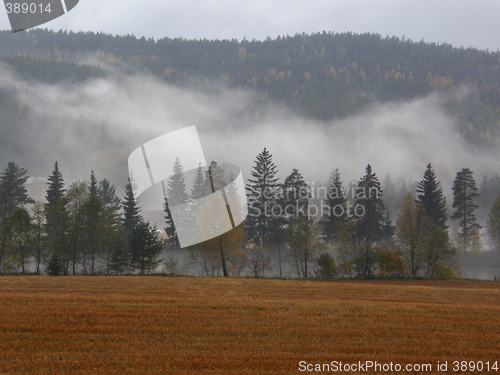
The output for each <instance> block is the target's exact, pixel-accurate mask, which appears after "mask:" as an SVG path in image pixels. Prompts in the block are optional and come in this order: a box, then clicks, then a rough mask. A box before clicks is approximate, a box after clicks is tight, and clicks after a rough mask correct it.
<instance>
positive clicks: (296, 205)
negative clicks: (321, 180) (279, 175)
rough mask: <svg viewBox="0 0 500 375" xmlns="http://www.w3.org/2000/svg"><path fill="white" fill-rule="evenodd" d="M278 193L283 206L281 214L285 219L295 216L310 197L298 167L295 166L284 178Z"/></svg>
mask: <svg viewBox="0 0 500 375" xmlns="http://www.w3.org/2000/svg"><path fill="white" fill-rule="evenodd" d="M279 193H280V194H279V195H281V197H280V198H281V199H280V201H281V204H282V206H283V215H284V217H285V218H286V219H287V220H290V219H291V217H293V216H296V214H297V211H299V210H300V209H301V207H304V206H306V205H307V203H308V201H309V197H310V194H309V187H308V186H307V183H306V182H305V181H304V178H303V177H302V175H301V174H300V172H299V171H298V169H295V168H294V169H293V170H292V173H290V175H289V176H287V177H286V178H285V181H284V182H283V184H282V185H281V191H280V192H279Z"/></svg>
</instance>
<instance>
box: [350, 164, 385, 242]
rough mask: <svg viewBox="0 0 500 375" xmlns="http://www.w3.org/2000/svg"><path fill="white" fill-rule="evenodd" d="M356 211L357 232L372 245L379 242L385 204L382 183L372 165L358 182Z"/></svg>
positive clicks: (355, 200) (355, 202)
mask: <svg viewBox="0 0 500 375" xmlns="http://www.w3.org/2000/svg"><path fill="white" fill-rule="evenodd" d="M354 210H355V211H354V216H355V218H356V230H357V233H358V235H359V236H360V238H362V239H364V240H367V241H369V242H372V243H373V242H376V241H377V240H379V239H380V238H381V237H382V235H383V227H384V223H385V220H384V211H385V204H384V202H383V200H382V188H381V185H380V182H379V180H378V177H377V175H376V174H375V173H374V172H373V171H372V167H371V165H370V164H368V166H367V167H366V173H365V175H364V176H363V177H362V178H361V179H360V180H359V182H358V186H357V190H356V198H355V199H354Z"/></svg>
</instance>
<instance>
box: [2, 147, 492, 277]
mask: <svg viewBox="0 0 500 375" xmlns="http://www.w3.org/2000/svg"><path fill="white" fill-rule="evenodd" d="M219 168H221V167H219ZM173 171H174V174H173V175H172V176H171V177H170V178H169V180H168V189H167V190H168V192H167V193H168V197H169V199H170V202H171V204H174V203H175V204H178V203H183V202H189V201H190V200H194V199H197V198H199V197H201V196H203V195H204V191H206V190H207V189H208V188H209V177H208V175H205V174H203V173H202V171H201V168H199V170H198V171H197V172H198V173H197V175H196V179H195V182H194V184H193V187H192V189H191V191H190V192H187V191H186V183H185V178H184V175H183V170H182V166H181V164H180V161H179V160H177V161H176V163H175V165H174V169H173ZM217 173H218V172H217V171H214V174H217ZM276 174H277V167H276V165H275V164H274V163H273V161H272V155H271V153H270V152H269V151H268V150H267V149H264V150H263V151H262V153H260V154H259V155H258V156H257V158H256V160H255V165H254V167H253V170H252V172H251V178H250V179H249V180H248V183H247V187H246V189H247V196H248V201H249V202H248V203H249V205H248V213H249V215H248V217H247V219H246V221H245V222H244V223H243V224H242V225H240V226H238V227H237V228H236V229H234V230H232V231H230V232H227V233H226V234H224V235H222V236H220V237H218V238H214V239H212V240H209V241H205V242H203V243H200V244H198V245H195V246H192V247H191V248H190V249H189V256H188V259H187V260H188V264H191V265H196V266H197V267H198V269H201V273H202V274H204V275H207V276H216V275H219V274H223V275H225V276H227V275H232V276H242V275H244V274H245V273H248V274H250V275H253V276H255V277H262V276H265V275H269V272H270V271H274V272H275V273H276V274H278V275H279V277H285V276H290V275H293V276H294V277H304V278H305V277H312V276H317V277H325V278H329V277H334V276H335V275H338V276H348V277H353V276H358V277H370V276H384V277H385V276H388V277H389V276H390V277H427V278H432V277H451V276H453V273H454V269H455V266H456V263H455V255H456V253H457V251H463V252H467V251H469V250H470V249H471V248H474V247H477V243H478V241H480V238H479V229H480V226H479V224H478V223H477V222H476V217H475V210H476V208H477V205H476V203H475V201H476V199H477V198H478V196H479V193H478V192H479V189H478V188H477V187H476V183H475V181H474V177H473V173H472V171H471V170H470V169H468V168H464V169H462V170H461V171H459V172H457V175H456V178H455V181H454V184H453V205H452V207H453V209H454V211H453V213H452V214H451V216H450V219H451V220H456V221H457V223H458V227H459V231H458V234H457V236H456V238H450V234H449V233H448V228H449V227H448V225H447V222H448V214H447V212H446V203H445V199H444V196H443V192H442V189H441V188H440V184H439V182H438V180H437V177H436V174H435V172H434V170H433V168H432V165H431V164H429V165H428V166H427V168H426V169H425V172H424V175H423V179H422V180H421V181H420V182H418V184H417V185H416V190H415V192H414V193H415V194H408V195H407V196H406V197H405V199H404V201H403V203H402V205H401V207H400V210H399V214H398V216H397V219H396V222H395V225H393V223H392V221H391V217H390V214H389V212H388V210H387V209H386V205H385V203H384V200H383V191H382V185H381V183H380V182H379V180H378V177H377V175H376V174H375V173H374V171H373V170H372V168H371V166H370V165H368V166H367V167H366V172H365V175H364V176H362V177H361V178H360V179H359V181H358V183H357V185H356V187H355V190H353V191H352V194H349V192H348V191H346V189H345V188H344V186H343V182H342V179H341V175H340V172H339V171H338V169H336V170H334V172H333V173H332V177H331V182H330V186H329V187H328V189H324V191H323V193H321V192H320V191H319V190H318V191H314V189H312V188H311V186H309V185H308V184H307V183H306V182H305V181H304V178H303V177H302V175H301V173H300V172H299V171H298V170H297V169H293V170H292V172H291V173H290V175H289V176H287V177H286V178H285V180H284V181H283V182H282V183H280V182H279V180H278V178H277V177H276ZM27 179H28V176H27V171H26V170H25V169H23V168H20V167H19V166H17V164H16V163H14V162H9V163H8V165H7V167H6V168H5V169H4V170H3V172H2V173H1V175H0V215H1V216H0V246H1V247H0V271H1V272H2V273H19V272H21V273H23V274H24V273H27V272H28V270H32V271H34V273H36V274H42V273H44V272H45V273H48V274H49V275H75V274H85V275H96V274H107V275H119V274H127V273H139V274H146V273H151V272H155V271H156V270H157V268H158V266H159V264H160V262H162V261H163V260H162V259H160V254H161V253H162V251H163V250H165V249H168V250H169V251H173V252H175V249H176V248H178V247H179V242H178V240H177V237H176V232H175V227H174V223H173V220H172V216H171V214H170V210H169V208H168V204H167V200H165V204H164V211H165V224H166V229H165V231H166V233H167V235H168V238H167V239H166V240H164V239H162V237H161V236H159V235H158V231H157V228H156V227H155V226H152V225H151V224H150V223H149V222H147V221H145V220H144V218H143V217H142V216H141V213H140V208H139V206H138V202H136V201H135V199H134V195H133V190H132V183H131V182H130V180H129V181H128V182H127V184H126V186H125V197H124V199H123V200H120V199H119V198H118V197H117V195H116V190H115V187H114V186H113V185H112V184H111V183H110V182H109V181H108V180H107V179H103V180H101V181H98V180H97V179H96V177H95V176H94V173H93V172H92V174H91V176H90V181H89V182H81V181H78V182H75V183H73V184H71V185H70V186H69V187H67V188H66V187H65V184H64V180H63V177H62V174H61V171H60V170H59V167H58V164H57V162H56V163H55V165H54V170H53V172H52V174H51V175H50V176H49V178H48V187H47V192H46V202H45V203H41V202H35V201H34V200H33V199H31V198H30V197H29V196H28V193H27V190H26V186H25V184H26V181H27ZM499 193H500V191H498V192H497V195H498V196H497V198H496V200H495V202H494V204H493V206H492V207H491V209H490V213H489V220H488V224H487V228H486V232H487V234H488V238H489V241H490V242H491V245H492V248H494V249H496V250H497V251H500V194H499ZM174 194H175V197H174ZM174 201H175V202H174ZM172 202H174V203H172ZM176 262H177V261H176V259H175V258H174V257H172V256H170V257H168V258H167V259H166V261H165V269H167V271H168V272H169V273H176V272H177V271H178V270H177V269H176V266H177V263H176ZM272 264H276V266H277V269H275V270H271V265H272ZM30 267H31V268H30Z"/></svg>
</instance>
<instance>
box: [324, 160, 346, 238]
mask: <svg viewBox="0 0 500 375" xmlns="http://www.w3.org/2000/svg"><path fill="white" fill-rule="evenodd" d="M331 181H332V182H331V184H330V187H329V188H328V192H327V196H326V201H325V204H324V206H325V208H326V210H327V212H326V213H323V216H322V218H321V226H322V234H323V237H324V238H325V239H326V240H330V241H331V240H338V239H339V235H340V232H342V229H344V226H345V224H346V222H347V200H346V197H345V191H344V186H343V184H342V179H341V177H340V172H339V170H338V169H335V170H334V171H333V173H332V177H331Z"/></svg>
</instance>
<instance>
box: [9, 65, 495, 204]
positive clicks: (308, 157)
mask: <svg viewBox="0 0 500 375" xmlns="http://www.w3.org/2000/svg"><path fill="white" fill-rule="evenodd" d="M0 91H1V92H2V93H3V96H1V97H0V108H4V107H5V106H6V105H7V104H6V101H8V102H9V103H10V104H9V105H11V106H12V105H17V107H16V113H17V115H16V116H17V117H16V116H14V120H12V115H9V116H10V119H11V121H12V123H11V125H10V128H9V129H5V125H2V128H0V131H1V133H0V134H1V140H0V144H1V147H2V153H1V155H0V161H1V163H2V166H4V165H5V164H6V162H7V161H8V160H14V161H16V162H18V164H20V165H21V166H23V167H25V168H27V169H28V173H29V175H31V176H38V177H44V176H48V175H49V174H50V172H51V171H52V167H53V164H54V162H55V161H56V160H57V161H59V163H60V167H61V170H62V173H63V176H64V177H65V178H68V179H88V176H89V175H90V171H91V170H92V169H93V170H94V171H95V173H96V176H97V177H98V178H99V179H102V178H105V177H106V178H108V179H110V180H112V182H113V183H114V184H115V185H116V186H117V188H118V189H119V191H121V190H122V188H123V186H124V185H125V182H126V178H127V158H128V155H129V153H130V152H131V151H132V150H134V149H135V148H136V147H138V146H140V145H142V144H143V143H144V142H147V141H148V140H150V139H152V138H155V137H157V136H160V135H162V134H165V133H167V132H170V131H173V130H176V129H180V128H183V127H186V126H190V125H196V126H197V129H198V132H199V136H200V140H201V143H202V146H203V148H204V152H205V157H206V159H207V161H208V162H209V161H211V160H215V161H221V162H222V161H226V162H230V163H234V164H237V165H239V166H240V167H241V168H242V171H243V174H244V177H246V178H248V177H249V176H250V170H251V168H252V166H253V163H254V160H255V157H256V155H257V154H258V153H259V152H261V151H262V149H263V148H264V147H266V148H267V149H268V150H270V152H271V153H272V154H273V159H274V162H275V164H276V165H277V169H278V171H279V176H280V177H281V179H283V178H284V177H285V176H286V175H288V174H289V173H290V172H291V170H292V168H298V169H299V170H300V171H301V173H302V174H303V176H304V178H305V179H306V181H309V182H312V181H319V182H323V183H326V181H327V180H328V178H329V176H330V173H331V172H332V170H333V169H334V168H339V170H340V172H341V173H342V176H343V180H344V182H345V183H348V182H349V181H351V180H353V179H354V180H358V179H359V178H360V177H361V176H362V175H363V174H364V170H365V167H366V165H367V164H368V163H369V164H371V165H372V167H373V170H374V171H375V172H376V173H377V175H378V176H379V178H380V180H381V181H382V180H383V178H384V176H385V175H386V174H387V173H388V172H390V174H391V176H392V177H393V180H395V179H397V178H398V177H404V178H406V179H407V180H412V181H417V180H420V179H421V178H422V175H423V173H424V170H425V167H426V165H427V164H428V163H429V162H431V163H432V164H433V166H434V168H435V171H436V173H437V176H438V179H439V180H440V181H441V183H442V186H443V191H444V193H445V195H446V196H447V198H448V201H449V202H451V199H452V196H451V185H452V182H453V179H454V178H455V174H456V172H457V171H458V170H460V169H462V168H464V167H468V168H471V169H472V170H473V171H474V172H475V177H476V182H477V183H478V185H479V184H480V182H481V179H482V176H483V175H488V176H491V175H492V174H494V173H495V172H498V171H499V169H500V168H499V167H498V160H499V154H500V152H499V149H498V147H497V148H495V149H494V150H493V149H491V148H489V149H488V150H481V149H478V148H473V147H471V146H470V145H468V144H467V143H466V141H464V139H463V138H462V137H461V136H460V129H457V122H456V121H455V118H454V117H453V116H451V115H449V114H448V113H447V112H446V111H445V110H444V109H443V106H442V103H441V102H440V99H439V97H438V96H437V95H431V96H428V97H425V98H422V99H419V100H415V101H411V102H400V103H387V104H375V105H372V106H371V107H369V108H367V109H366V110H364V111H362V112H360V113H358V114H356V115H353V116H351V117H348V118H345V119H342V120H332V121H318V120H313V119H309V118H305V117H302V116H300V115H298V114H297V113H295V112H294V110H293V109H290V108H286V107H285V106H283V105H282V104H279V103H275V102H272V101H268V102H263V101H262V95H261V94H259V93H257V92H253V91H249V90H241V89H239V90H235V89H230V88H221V87H216V88H214V90H213V92H211V93H207V92H206V91H203V92H201V91H196V90H195V89H187V88H179V87H175V86H171V85H167V84H165V83H163V82H160V81H159V80H157V79H156V78H154V77H153V76H150V75H146V74H138V75H135V76H124V75H119V74H115V75H113V77H112V78H108V79H96V80H89V81H86V82H80V83H62V84H57V85H53V84H43V83H39V82H32V81H24V80H20V79H19V78H18V77H16V76H15V75H13V74H12V73H11V72H10V70H9V68H8V67H7V66H0ZM1 98H3V99H1ZM2 111H4V110H3V109H2ZM12 124H15V126H12ZM181 162H182V160H181ZM2 168H3V167H2Z"/></svg>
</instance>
